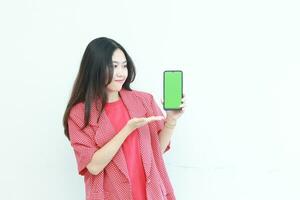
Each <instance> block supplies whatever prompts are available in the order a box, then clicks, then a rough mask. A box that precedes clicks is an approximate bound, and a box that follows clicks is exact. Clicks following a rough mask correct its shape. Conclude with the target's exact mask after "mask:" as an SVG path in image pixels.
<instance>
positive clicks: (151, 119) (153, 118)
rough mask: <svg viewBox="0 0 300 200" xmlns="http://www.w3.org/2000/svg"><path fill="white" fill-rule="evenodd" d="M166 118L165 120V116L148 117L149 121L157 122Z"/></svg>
mask: <svg viewBox="0 0 300 200" xmlns="http://www.w3.org/2000/svg"><path fill="white" fill-rule="evenodd" d="M164 118H165V117H164V116H151V117H148V120H150V121H156V120H162V119H164Z"/></svg>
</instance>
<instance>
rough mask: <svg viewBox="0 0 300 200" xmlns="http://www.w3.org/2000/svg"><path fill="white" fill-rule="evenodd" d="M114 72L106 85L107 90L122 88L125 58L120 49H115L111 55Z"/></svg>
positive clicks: (125, 64) (116, 90)
mask: <svg viewBox="0 0 300 200" xmlns="http://www.w3.org/2000/svg"><path fill="white" fill-rule="evenodd" d="M112 63H113V67H114V74H113V78H112V81H111V82H110V83H109V84H108V85H107V86H106V88H107V90H108V91H109V92H118V91H120V90H121V89H122V85H123V84H124V82H125V80H126V78H127V76H128V69H127V60H126V57H125V55H124V53H123V51H122V50H120V49H116V50H115V51H114V53H113V55H112Z"/></svg>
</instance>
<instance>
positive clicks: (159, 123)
mask: <svg viewBox="0 0 300 200" xmlns="http://www.w3.org/2000/svg"><path fill="white" fill-rule="evenodd" d="M151 108H152V111H153V115H154V116H164V115H163V113H162V111H161V109H160V108H159V106H158V105H157V103H156V102H155V100H154V98H153V96H152V98H151ZM153 124H154V126H155V129H156V131H157V134H159V133H160V131H161V130H162V129H163V128H164V127H165V120H159V121H155V122H154V123H153ZM170 143H171V142H169V144H168V146H167V148H166V150H165V152H166V151H168V150H169V149H170Z"/></svg>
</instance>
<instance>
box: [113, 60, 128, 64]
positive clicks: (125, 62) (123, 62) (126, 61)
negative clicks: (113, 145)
mask: <svg viewBox="0 0 300 200" xmlns="http://www.w3.org/2000/svg"><path fill="white" fill-rule="evenodd" d="M113 63H117V64H119V62H118V61H113ZM120 63H122V64H124V63H127V61H124V62H120Z"/></svg>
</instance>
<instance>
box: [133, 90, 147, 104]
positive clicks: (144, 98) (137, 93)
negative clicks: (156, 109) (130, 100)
mask: <svg viewBox="0 0 300 200" xmlns="http://www.w3.org/2000/svg"><path fill="white" fill-rule="evenodd" d="M128 92H129V93H131V95H133V96H134V97H136V98H138V99H139V100H140V101H143V102H151V101H152V100H153V95H152V94H150V93H149V92H145V91H139V90H131V91H128Z"/></svg>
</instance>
